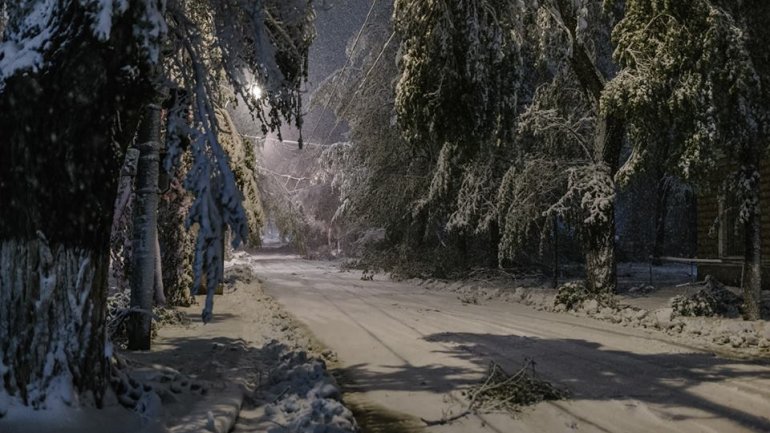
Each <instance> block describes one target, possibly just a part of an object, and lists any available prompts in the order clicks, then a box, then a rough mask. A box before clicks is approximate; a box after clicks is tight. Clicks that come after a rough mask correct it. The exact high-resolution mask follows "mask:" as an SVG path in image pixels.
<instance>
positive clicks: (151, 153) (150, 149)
mask: <svg viewBox="0 0 770 433" xmlns="http://www.w3.org/2000/svg"><path fill="white" fill-rule="evenodd" d="M137 141H138V144H137V148H138V149H139V164H138V165H137V174H136V201H135V202H134V240H133V247H132V252H133V257H132V261H131V308H132V310H133V311H134V312H133V314H131V316H129V320H128V323H127V329H128V348H129V349H130V350H149V349H150V342H151V326H152V306H153V299H154V296H155V287H156V282H155V279H156V274H158V275H159V276H160V272H157V271H158V269H157V267H158V265H159V258H158V257H157V252H158V250H159V247H158V201H159V200H158V177H159V173H160V155H159V150H160V106H158V105H155V104H150V105H148V106H147V108H146V111H145V114H144V117H143V118H142V122H141V124H140V126H139V133H138V136H137Z"/></svg>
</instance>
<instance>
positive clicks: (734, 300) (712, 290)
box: [670, 275, 743, 317]
mask: <svg viewBox="0 0 770 433" xmlns="http://www.w3.org/2000/svg"><path fill="white" fill-rule="evenodd" d="M670 303H671V308H673V309H674V313H675V314H677V315H679V316H705V317H713V316H727V317H736V316H739V315H740V312H741V306H742V304H743V300H742V299H741V297H740V296H738V295H736V294H735V293H733V292H731V291H730V290H728V289H727V288H726V287H725V286H724V285H723V284H722V283H720V282H719V281H718V280H717V279H716V278H713V277H712V276H710V275H708V276H706V286H705V287H704V288H702V289H700V290H698V291H697V292H695V293H693V294H692V295H678V296H674V297H673V298H671V301H670Z"/></svg>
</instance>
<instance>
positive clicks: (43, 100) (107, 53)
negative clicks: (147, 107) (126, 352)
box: [0, 2, 148, 407]
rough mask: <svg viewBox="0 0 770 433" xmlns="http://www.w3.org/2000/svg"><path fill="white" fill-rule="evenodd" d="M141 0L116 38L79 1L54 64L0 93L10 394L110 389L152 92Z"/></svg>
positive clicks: (73, 395)
mask: <svg viewBox="0 0 770 433" xmlns="http://www.w3.org/2000/svg"><path fill="white" fill-rule="evenodd" d="M136 7H137V6H136V5H134V4H133V3H132V4H131V6H130V10H129V11H127V12H126V14H124V15H123V16H121V17H120V18H117V19H116V20H115V22H114V23H113V26H112V32H111V40H110V42H109V43H108V42H103V41H99V40H97V39H96V38H95V37H94V36H93V29H92V28H91V26H90V25H84V24H83V23H84V22H90V20H89V19H88V18H87V17H88V14H90V13H91V10H90V8H89V7H85V6H82V5H80V3H78V2H74V3H73V5H72V7H71V8H68V9H67V10H66V11H65V13H64V14H63V17H62V25H61V26H60V30H61V31H60V32H59V33H57V38H56V39H55V40H54V41H53V42H52V46H51V47H50V49H48V50H47V52H46V54H45V66H44V67H43V68H42V69H41V70H40V71H37V72H35V71H32V72H28V73H25V74H19V75H16V76H13V77H10V78H9V79H8V80H7V81H6V85H5V88H4V89H3V90H2V91H1V92H0V131H1V132H0V397H2V396H11V398H14V399H17V400H19V401H21V402H22V403H23V404H27V405H31V406H34V407H43V406H46V405H47V403H50V402H51V400H52V399H54V400H59V401H63V402H65V403H67V404H70V405H73V406H76V405H79V404H84V405H97V406H99V405H100V404H101V399H102V396H103V395H105V392H106V389H107V384H108V382H109V381H108V377H109V376H108V368H109V362H108V358H107V356H108V355H110V353H109V350H105V337H106V336H105V331H104V326H105V310H106V298H105V297H106V287H107V269H108V264H109V242H110V226H111V222H112V215H113V209H114V204H115V196H116V191H117V180H118V177H119V172H120V167H121V163H122V160H123V153H124V151H125V147H126V144H127V143H128V142H129V141H130V137H131V136H132V135H133V133H134V132H135V131H136V129H135V128H136V123H137V119H138V116H137V114H138V110H137V109H138V107H140V106H141V104H142V102H143V100H144V99H145V98H146V97H147V95H148V87H147V86H146V84H145V83H144V82H142V81H139V79H138V78H137V77H141V76H143V71H142V74H139V75H129V74H126V72H125V66H126V65H137V64H141V62H140V61H139V60H138V56H139V55H140V54H141V53H140V52H139V51H138V50H136V48H137V47H136V46H133V45H132V43H131V41H132V40H133V22H134V17H133V16H134V13H137V12H136V11H135V8H136ZM61 391H71V392H61ZM1 399H2V398H0V400H1Z"/></svg>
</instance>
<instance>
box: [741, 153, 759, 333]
mask: <svg viewBox="0 0 770 433" xmlns="http://www.w3.org/2000/svg"><path fill="white" fill-rule="evenodd" d="M754 174H755V175H756V176H754ZM745 178H746V181H745V183H746V184H748V185H751V187H750V190H749V191H747V193H748V195H750V196H749V197H746V201H748V202H750V203H754V204H755V205H754V206H753V208H752V209H751V211H750V212H749V214H748V219H747V220H746V222H745V228H746V230H745V231H746V239H745V258H744V260H745V269H746V275H745V277H744V282H743V300H744V310H745V315H746V319H748V320H759V319H761V317H760V316H761V305H760V303H761V296H762V224H761V220H762V218H761V213H760V210H759V171H758V167H756V166H749V168H748V169H747V173H746V174H745Z"/></svg>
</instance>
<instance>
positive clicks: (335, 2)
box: [283, 0, 372, 142]
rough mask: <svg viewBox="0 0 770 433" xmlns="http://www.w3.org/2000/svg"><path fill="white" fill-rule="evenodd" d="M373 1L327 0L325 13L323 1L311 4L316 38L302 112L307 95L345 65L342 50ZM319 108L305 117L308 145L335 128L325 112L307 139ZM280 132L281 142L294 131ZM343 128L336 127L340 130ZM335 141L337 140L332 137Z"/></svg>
mask: <svg viewBox="0 0 770 433" xmlns="http://www.w3.org/2000/svg"><path fill="white" fill-rule="evenodd" d="M371 2H372V0H326V4H327V5H328V6H330V8H328V10H324V8H323V5H324V2H323V0H316V1H315V2H314V4H315V8H316V23H315V24H316V33H317V34H316V39H315V41H314V42H313V46H312V47H311V49H310V59H309V69H310V70H309V78H308V83H307V86H306V89H307V93H306V95H305V112H307V111H308V109H309V108H310V107H309V103H310V96H311V94H312V92H313V90H314V89H315V88H316V87H317V86H318V84H320V83H321V82H323V80H325V79H326V78H327V77H328V76H329V75H331V74H332V73H333V72H334V71H336V70H338V69H340V68H342V67H343V66H344V65H345V47H346V46H347V43H348V41H349V40H350V39H351V38H352V37H354V36H355V35H356V33H357V32H358V30H359V29H360V28H361V25H363V23H364V20H365V19H366V13H367V12H368V11H369V7H370V6H371V4H372V3H371ZM320 111H321V109H320V108H318V109H315V110H312V111H310V112H309V113H307V115H306V116H305V126H304V128H303V133H304V138H305V141H307V142H317V141H321V140H323V139H324V138H325V137H326V135H327V134H328V132H329V129H331V128H332V127H333V126H334V123H335V121H336V118H335V116H334V114H333V113H330V112H327V113H325V115H324V116H323V121H322V122H321V123H320V125H319V127H318V129H317V130H316V132H315V134H313V136H312V137H311V136H310V133H311V132H312V130H313V128H314V126H315V125H316V123H317V122H318V116H319V115H320ZM287 129H288V128H286V129H284V130H283V134H284V139H287V140H295V139H296V137H297V134H296V131H290V130H287ZM340 129H343V128H337V130H338V131H339V130H340ZM335 135H336V136H335V137H334V138H340V136H339V135H338V134H335Z"/></svg>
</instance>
